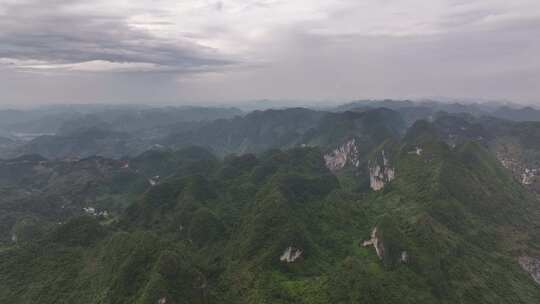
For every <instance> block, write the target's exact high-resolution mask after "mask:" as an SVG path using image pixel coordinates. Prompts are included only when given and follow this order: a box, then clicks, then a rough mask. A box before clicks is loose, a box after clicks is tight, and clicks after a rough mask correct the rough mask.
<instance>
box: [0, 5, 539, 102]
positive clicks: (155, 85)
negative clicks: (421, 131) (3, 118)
mask: <svg viewBox="0 0 540 304" xmlns="http://www.w3.org/2000/svg"><path fill="white" fill-rule="evenodd" d="M45 2H46V3H45ZM10 3H11V4H10ZM538 36H540V2H538V1H537V0H514V1H511V2H509V1H506V0H490V1H483V0H472V1H463V0H407V1H403V0H385V1H380V0H364V1H361V2H360V1H357V0H339V1H338V0H322V1H312V0H289V1H275V0H228V1H217V0H216V1H214V0H185V1H175V0H139V1H129V2H125V1H117V0H108V1H104V0H96V1H95V3H94V2H92V3H91V4H89V3H87V2H85V1H82V0H74V1H67V0H48V1H38V0H16V1H14V0H0V41H1V43H0V92H2V93H1V95H0V103H2V102H27V103H30V102H35V101H36V100H39V101H42V102H92V101H100V102H107V101H111V102H112V101H115V102H116V101H118V102H144V103H151V102H167V103H171V102H175V103H176V102H178V103H180V102H183V103H195V102H224V101H228V102H234V101H243V100H250V99H260V98H270V99H301V100H308V99H309V100H347V99H355V98H386V97H390V98H420V97H429V96H447V97H457V98H459V97H481V98H486V99H489V98H492V99H512V100H515V101H522V102H529V103H540V100H539V98H538V97H539V96H540V86H538V85H537V83H540V59H539V57H538V55H537V54H539V53H540V41H539V40H538V39H536V37H538ZM2 58H3V59H2ZM88 71H91V72H92V73H86V72H88ZM111 71H121V72H129V73H110V72H111ZM156 71H158V72H167V73H155V72H156ZM59 84H62V90H59V89H58V85H59ZM27 87H32V90H24V88H27Z"/></svg>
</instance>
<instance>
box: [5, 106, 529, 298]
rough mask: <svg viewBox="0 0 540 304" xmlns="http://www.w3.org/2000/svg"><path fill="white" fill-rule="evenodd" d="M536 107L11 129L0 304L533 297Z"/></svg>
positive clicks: (157, 119)
mask: <svg viewBox="0 0 540 304" xmlns="http://www.w3.org/2000/svg"><path fill="white" fill-rule="evenodd" d="M141 111H142V113H143V114H141ZM183 111H188V112H186V113H184V112H183ZM189 111H195V112H196V113H203V114H204V115H203V114H201V116H197V115H196V114H193V113H192V112H189ZM536 111H537V110H534V109H523V110H520V109H510V108H505V106H487V105H486V106H482V105H458V104H439V103H434V102H422V103H416V102H408V101H402V102H399V101H392V100H386V101H359V102H354V103H350V104H347V105H343V106H339V107H334V108H331V109H308V108H288V109H270V110H257V111H253V112H249V113H242V112H239V111H238V110H235V109H229V108H219V109H204V110H202V109H196V110H194V109H175V110H171V109H168V110H155V109H136V110H133V109H131V110H129V111H127V112H128V113H130V114H125V115H127V116H115V118H107V117H109V116H107V115H109V114H105V113H101V112H99V111H97V112H92V113H84V114H81V115H82V116H78V117H77V118H74V119H69V120H66V121H64V122H62V123H61V124H59V125H58V126H57V127H55V129H43V130H44V131H47V132H51V133H54V135H44V136H38V137H36V138H35V139H32V140H27V141H23V140H21V139H17V138H13V136H12V135H11V133H10V130H11V129H9V128H12V126H14V124H11V123H10V124H9V125H10V126H11V127H9V128H7V129H3V130H4V133H5V134H6V137H5V139H4V140H1V141H0V149H1V151H2V155H4V160H2V161H0V193H2V195H1V196H0V227H2V229H1V230H0V231H1V233H0V302H1V303H157V304H168V303H176V304H179V303H203V304H206V303H373V304H379V303H442V304H445V303H448V304H450V303H452V304H453V303H466V304H469V303H470V304H477V303H494V304H495V303H497V304H498V303H524V304H525V303H531V304H532V303H538V300H539V299H540V201H539V197H540V196H539V195H540V122H539V121H538V119H537V117H540V116H536V115H537V114H536ZM105 112H106V111H105ZM136 113H138V114H136ZM154 113H158V114H155V116H154ZM180 113H183V114H180ZM187 113H191V114H187ZM0 115H1V114H0ZM25 115H29V114H25ZM77 115H79V114H77ZM137 115H142V116H141V117H142V118H137V117H138V116H137ZM118 117H122V118H121V119H120V118H118ZM167 117H169V118H167ZM34 131H35V130H34Z"/></svg>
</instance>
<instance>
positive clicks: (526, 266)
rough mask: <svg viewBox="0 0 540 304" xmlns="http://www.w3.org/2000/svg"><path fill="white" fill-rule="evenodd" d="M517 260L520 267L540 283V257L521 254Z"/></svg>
mask: <svg viewBox="0 0 540 304" xmlns="http://www.w3.org/2000/svg"><path fill="white" fill-rule="evenodd" d="M518 262H519V265H520V266H521V268H523V270H525V271H526V272H527V273H528V274H530V275H531V277H532V278H533V280H534V281H535V282H536V283H538V284H540V259H538V258H532V257H528V256H522V257H520V258H519V259H518Z"/></svg>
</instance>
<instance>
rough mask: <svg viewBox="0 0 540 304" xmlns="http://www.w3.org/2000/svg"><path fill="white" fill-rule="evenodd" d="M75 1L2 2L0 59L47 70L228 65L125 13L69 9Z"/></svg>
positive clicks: (203, 49) (213, 53) (207, 50)
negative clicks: (95, 65)
mask: <svg viewBox="0 0 540 304" xmlns="http://www.w3.org/2000/svg"><path fill="white" fill-rule="evenodd" d="M77 2H78V3H84V2H83V1H81V0H77V1H46V2H44V1H39V0H33V1H30V2H22V3H14V4H11V5H7V6H4V9H5V11H4V15H5V16H7V17H4V18H0V29H1V30H0V41H2V43H1V44H0V58H2V57H3V58H8V59H17V60H23V61H24V60H27V61H28V60H31V61H42V62H43V63H42V64H40V65H39V66H42V67H43V66H49V67H51V68H54V67H55V65H56V64H64V65H65V64H74V63H84V62H91V61H105V62H112V63H146V64H153V65H154V66H155V67H158V68H161V70H167V71H175V72H185V71H196V70H199V69H203V70H205V69H211V68H214V67H216V66H225V65H228V64H232V61H230V60H228V59H226V58H224V57H223V56H220V55H219V54H218V53H217V51H216V50H212V49H210V48H208V47H203V46H200V45H197V44H195V43H193V42H190V41H189V40H188V39H182V37H179V40H178V41H174V42H171V41H167V40H165V39H162V38H158V37H155V36H152V35H151V34H149V33H147V32H144V31H142V30H140V29H136V28H133V27H131V26H129V24H128V23H127V21H126V18H125V16H118V15H113V14H111V15H107V14H103V15H99V14H96V13H90V12H77V11H75V12H70V11H69V10H68V8H69V7H72V6H74V5H75V4H77ZM64 65H60V66H64Z"/></svg>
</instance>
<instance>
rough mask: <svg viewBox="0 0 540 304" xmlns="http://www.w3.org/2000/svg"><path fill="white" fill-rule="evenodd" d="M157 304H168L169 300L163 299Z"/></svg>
mask: <svg viewBox="0 0 540 304" xmlns="http://www.w3.org/2000/svg"><path fill="white" fill-rule="evenodd" d="M157 304H167V298H166V297H163V298H161V299H159V300H158V302H157Z"/></svg>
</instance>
